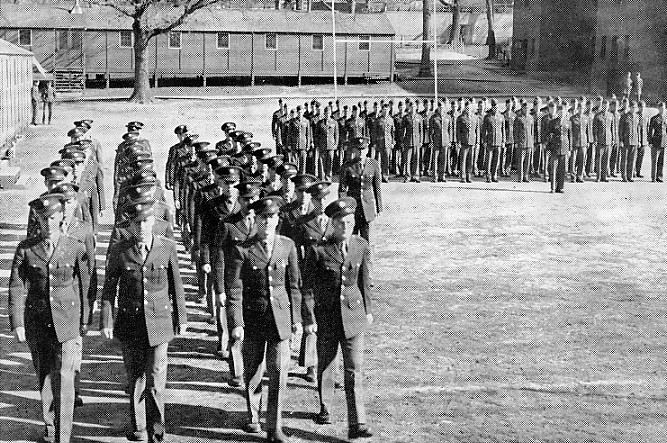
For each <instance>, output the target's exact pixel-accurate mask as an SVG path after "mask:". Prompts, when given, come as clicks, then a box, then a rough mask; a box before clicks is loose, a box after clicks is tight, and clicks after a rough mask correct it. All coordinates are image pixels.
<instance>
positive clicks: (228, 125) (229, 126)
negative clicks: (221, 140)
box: [220, 122, 236, 132]
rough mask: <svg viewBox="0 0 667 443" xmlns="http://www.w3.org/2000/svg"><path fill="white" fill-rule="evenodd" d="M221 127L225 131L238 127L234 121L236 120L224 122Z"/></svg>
mask: <svg viewBox="0 0 667 443" xmlns="http://www.w3.org/2000/svg"><path fill="white" fill-rule="evenodd" d="M220 129H222V130H223V131H225V132H227V131H233V130H235V129H236V123H234V122H225V123H223V124H222V126H220Z"/></svg>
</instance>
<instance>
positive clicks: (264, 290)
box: [225, 197, 302, 442]
mask: <svg viewBox="0 0 667 443" xmlns="http://www.w3.org/2000/svg"><path fill="white" fill-rule="evenodd" d="M281 202H282V199H281V198H280V197H265V198H263V199H260V200H257V201H256V202H254V203H253V204H251V205H250V209H252V210H254V212H255V217H256V221H257V227H256V229H257V231H256V232H257V233H256V235H255V236H254V237H253V238H251V239H250V240H248V241H247V242H245V243H243V244H242V245H239V246H237V247H235V248H234V249H233V251H232V254H231V257H230V261H229V263H228V264H227V265H226V269H225V288H226V293H227V297H228V303H229V305H230V308H231V315H230V319H229V320H230V327H231V329H232V337H233V338H234V339H235V340H243V365H244V378H245V382H246V390H245V392H246V400H247V404H248V422H247V423H246V425H245V426H244V430H245V431H246V432H250V433H258V432H260V431H261V429H260V426H259V411H260V405H261V403H262V388H261V382H262V377H263V375H264V364H263V362H264V359H265V358H266V370H267V372H268V377H269V392H268V402H267V404H268V406H267V414H266V424H267V428H268V429H267V441H271V442H285V441H287V437H286V436H285V434H283V431H282V403H283V402H282V399H283V396H284V392H285V390H286V384H287V370H288V365H289V361H290V347H289V338H290V335H291V334H292V333H301V332H302V327H301V292H300V288H299V282H300V273H299V265H298V261H297V253H296V247H295V246H294V242H292V240H290V239H289V238H287V237H283V236H281V235H277V234H276V228H277V226H278V219H279V217H278V212H279V210H280V204H281Z"/></svg>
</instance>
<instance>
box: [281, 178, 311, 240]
mask: <svg viewBox="0 0 667 443" xmlns="http://www.w3.org/2000/svg"><path fill="white" fill-rule="evenodd" d="M290 181H291V182H292V183H294V198H293V199H292V201H291V202H290V203H287V204H284V205H282V206H281V207H280V223H279V224H278V232H279V233H280V235H284V236H285V237H290V238H292V237H293V235H292V232H291V230H292V228H293V227H294V225H295V224H296V220H297V219H298V218H299V217H301V216H302V215H306V214H307V213H308V212H310V211H312V210H313V208H312V207H311V205H310V194H308V193H307V192H306V190H307V189H308V188H309V187H310V186H311V185H312V184H313V183H315V182H317V181H318V180H317V177H315V176H314V175H311V174H297V175H294V176H292V177H291V179H290Z"/></svg>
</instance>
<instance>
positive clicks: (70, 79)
mask: <svg viewBox="0 0 667 443" xmlns="http://www.w3.org/2000/svg"><path fill="white" fill-rule="evenodd" d="M53 78H54V80H55V87H56V91H58V92H82V91H83V90H84V89H85V87H86V77H85V75H84V72H83V69H80V68H79V69H76V68H59V69H56V70H55V71H54V73H53Z"/></svg>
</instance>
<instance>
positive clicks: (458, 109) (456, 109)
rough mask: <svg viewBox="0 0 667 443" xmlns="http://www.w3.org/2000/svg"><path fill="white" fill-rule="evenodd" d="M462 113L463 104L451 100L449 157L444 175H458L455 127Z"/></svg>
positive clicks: (457, 143)
mask: <svg viewBox="0 0 667 443" xmlns="http://www.w3.org/2000/svg"><path fill="white" fill-rule="evenodd" d="M462 112H463V103H462V102H459V101H454V100H452V102H451V111H450V112H449V116H450V118H451V119H452V144H451V149H450V151H449V152H450V155H449V158H450V160H449V163H447V165H446V167H447V171H446V174H447V175H449V176H450V177H451V176H454V177H456V176H457V175H458V174H459V159H460V155H459V154H460V148H461V147H460V144H459V142H458V139H457V127H456V122H457V120H458V118H459V115H461V113H462Z"/></svg>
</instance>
